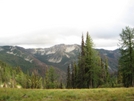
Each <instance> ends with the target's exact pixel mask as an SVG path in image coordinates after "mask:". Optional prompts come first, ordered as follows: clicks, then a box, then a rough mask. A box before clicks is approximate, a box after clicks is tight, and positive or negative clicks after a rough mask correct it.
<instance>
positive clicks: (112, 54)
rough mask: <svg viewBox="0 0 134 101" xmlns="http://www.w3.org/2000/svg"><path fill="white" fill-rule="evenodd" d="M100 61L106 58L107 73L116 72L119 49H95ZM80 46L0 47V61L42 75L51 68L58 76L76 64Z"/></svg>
mask: <svg viewBox="0 0 134 101" xmlns="http://www.w3.org/2000/svg"><path fill="white" fill-rule="evenodd" d="M96 50H97V51H98V52H99V54H100V56H101V57H102V59H104V57H105V56H107V58H108V63H109V71H110V72H117V70H118V69H117V67H118V59H119V57H120V53H119V49H116V50H113V51H110V50H105V49H96ZM80 51H81V47H80V45H77V44H73V45H65V44H59V45H55V46H52V47H50V48H31V49H25V48H23V47H18V46H0V60H1V61H3V62H6V63H8V64H10V65H11V66H14V67H16V66H19V67H21V69H22V70H23V71H24V72H27V71H34V70H37V71H38V73H39V74H40V75H42V76H43V75H44V74H45V71H46V70H47V68H49V67H51V66H52V67H53V68H54V69H55V70H56V71H57V72H58V73H59V74H60V75H65V72H66V70H67V67H68V65H69V64H71V63H72V62H77V59H78V56H79V54H80Z"/></svg>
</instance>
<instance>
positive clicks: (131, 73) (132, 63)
mask: <svg viewBox="0 0 134 101" xmlns="http://www.w3.org/2000/svg"><path fill="white" fill-rule="evenodd" d="M120 38H121V39H120V43H119V46H120V53H121V57H120V67H121V74H122V77H123V80H122V81H123V84H124V86H125V87H129V86H134V28H130V27H126V28H125V29H123V30H122V33H121V34H120Z"/></svg>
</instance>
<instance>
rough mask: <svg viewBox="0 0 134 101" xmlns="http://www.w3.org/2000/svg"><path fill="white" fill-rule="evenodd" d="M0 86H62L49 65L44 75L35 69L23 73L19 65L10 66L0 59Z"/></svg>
mask: <svg viewBox="0 0 134 101" xmlns="http://www.w3.org/2000/svg"><path fill="white" fill-rule="evenodd" d="M0 86H1V87H9V88H18V87H21V88H31V89H35V88H36V89H39V88H46V89H49V88H62V87H61V84H60V83H59V82H58V75H56V73H55V71H54V69H53V68H52V67H50V69H48V70H47V71H46V74H45V76H44V77H41V76H40V75H39V74H38V72H37V71H36V70H35V71H33V72H32V73H29V72H27V74H25V73H23V71H22V70H21V68H20V67H14V68H13V67H11V66H9V65H7V64H6V63H3V62H2V61H0Z"/></svg>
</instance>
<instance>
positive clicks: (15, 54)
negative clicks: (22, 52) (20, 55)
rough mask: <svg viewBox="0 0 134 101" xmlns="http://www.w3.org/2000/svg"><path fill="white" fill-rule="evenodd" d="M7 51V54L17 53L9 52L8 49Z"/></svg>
mask: <svg viewBox="0 0 134 101" xmlns="http://www.w3.org/2000/svg"><path fill="white" fill-rule="evenodd" d="M7 53H8V54H12V55H17V54H15V53H13V52H9V51H7Z"/></svg>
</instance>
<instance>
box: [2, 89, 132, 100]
mask: <svg viewBox="0 0 134 101" xmlns="http://www.w3.org/2000/svg"><path fill="white" fill-rule="evenodd" d="M0 101H134V88H97V89H43V90H41V89H9V88H0Z"/></svg>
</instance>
